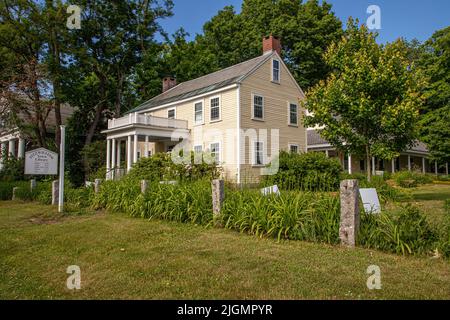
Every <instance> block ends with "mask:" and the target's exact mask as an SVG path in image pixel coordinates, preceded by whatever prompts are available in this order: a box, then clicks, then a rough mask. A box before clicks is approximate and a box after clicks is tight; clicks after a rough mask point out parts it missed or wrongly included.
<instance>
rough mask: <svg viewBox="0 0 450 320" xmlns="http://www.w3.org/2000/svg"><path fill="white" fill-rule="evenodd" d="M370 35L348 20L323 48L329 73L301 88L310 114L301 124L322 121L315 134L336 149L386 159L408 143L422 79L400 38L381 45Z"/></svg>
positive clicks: (414, 127)
mask: <svg viewBox="0 0 450 320" xmlns="http://www.w3.org/2000/svg"><path fill="white" fill-rule="evenodd" d="M375 37H376V35H375V34H373V33H371V32H369V31H368V30H367V28H366V27H365V26H364V25H362V26H361V27H360V28H359V27H358V22H357V21H356V22H354V21H353V20H352V19H350V20H349V23H348V27H347V30H346V34H345V36H344V37H342V39H341V40H340V41H339V42H337V43H334V44H332V45H331V46H330V47H329V48H328V50H327V52H326V53H325V56H324V58H325V61H326V63H327V65H328V66H329V67H330V68H332V70H333V72H332V74H331V75H330V76H329V77H328V78H327V79H326V80H324V81H320V82H319V84H317V85H316V86H315V87H313V88H312V89H311V90H310V91H309V92H308V93H307V102H306V108H307V109H308V111H310V112H311V113H312V114H311V115H310V116H308V117H306V119H305V123H306V125H309V126H314V125H319V126H323V129H320V133H321V135H322V136H323V137H324V138H325V139H327V140H328V141H329V142H330V143H331V144H332V145H334V146H335V147H336V148H337V149H339V150H342V151H344V152H349V153H351V154H354V155H358V156H365V158H366V161H367V177H368V179H370V174H371V161H370V160H371V158H372V156H377V157H380V158H383V159H392V158H393V157H395V156H398V154H399V152H401V151H403V150H404V149H405V148H407V147H408V146H410V145H411V144H412V143H414V139H415V138H416V137H417V121H418V116H419V109H420V108H421V106H422V103H423V97H422V96H421V94H420V88H421V86H422V85H423V81H422V79H421V77H420V73H418V72H416V70H415V68H414V66H413V65H411V63H410V60H409V59H408V52H407V50H406V46H405V44H404V43H403V41H401V40H398V41H396V42H394V43H390V44H386V45H384V46H381V45H378V44H377V43H376V41H375Z"/></svg>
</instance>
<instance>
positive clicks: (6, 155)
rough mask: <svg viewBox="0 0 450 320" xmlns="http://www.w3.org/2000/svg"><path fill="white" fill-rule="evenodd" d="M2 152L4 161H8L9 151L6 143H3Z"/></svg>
mask: <svg viewBox="0 0 450 320" xmlns="http://www.w3.org/2000/svg"><path fill="white" fill-rule="evenodd" d="M1 151H2V160H3V159H6V158H7V157H8V154H7V150H6V142H2V147H1Z"/></svg>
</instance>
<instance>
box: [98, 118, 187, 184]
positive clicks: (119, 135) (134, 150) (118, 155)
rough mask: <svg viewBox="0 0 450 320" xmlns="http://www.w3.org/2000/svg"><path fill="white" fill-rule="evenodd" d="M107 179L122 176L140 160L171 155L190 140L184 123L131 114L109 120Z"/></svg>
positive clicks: (176, 120) (106, 132) (182, 121)
mask: <svg viewBox="0 0 450 320" xmlns="http://www.w3.org/2000/svg"><path fill="white" fill-rule="evenodd" d="M102 133H104V134H106V136H107V144H106V180H113V179H118V178H120V177H122V176H123V175H124V174H126V173H128V172H129V171H130V170H131V167H132V165H133V164H134V163H136V162H137V161H138V160H139V159H140V158H141V157H149V156H151V155H153V154H154V153H156V152H168V151H171V150H172V148H173V147H174V146H175V145H176V144H177V143H178V142H179V141H180V140H182V139H185V138H187V137H189V135H190V130H189V129H188V122H187V121H185V120H178V119H169V118H161V117H154V116H150V115H146V114H138V113H130V114H128V115H127V116H124V117H121V118H118V119H112V120H108V129H107V130H105V131H103V132H102Z"/></svg>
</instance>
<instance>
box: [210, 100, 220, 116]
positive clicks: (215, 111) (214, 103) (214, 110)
mask: <svg viewBox="0 0 450 320" xmlns="http://www.w3.org/2000/svg"><path fill="white" fill-rule="evenodd" d="M216 120H220V98H219V97H217V98H212V99H211V121H216Z"/></svg>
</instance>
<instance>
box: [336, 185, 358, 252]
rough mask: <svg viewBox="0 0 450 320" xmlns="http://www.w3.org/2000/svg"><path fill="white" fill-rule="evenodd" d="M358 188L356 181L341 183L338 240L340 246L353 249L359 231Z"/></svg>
mask: <svg viewBox="0 0 450 320" xmlns="http://www.w3.org/2000/svg"><path fill="white" fill-rule="evenodd" d="M358 193H359V186H358V180H343V181H341V188H340V197H341V223H340V227H339V238H340V239H341V244H342V245H345V246H349V247H354V246H355V244H356V239H357V237H358V231H359V219H360V217H359V198H358Z"/></svg>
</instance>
